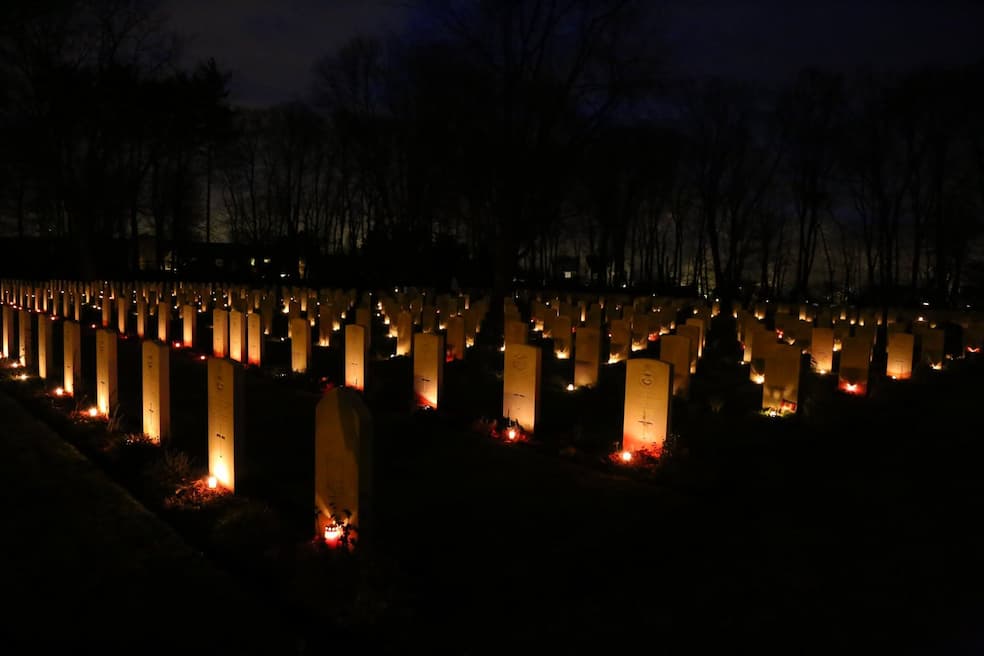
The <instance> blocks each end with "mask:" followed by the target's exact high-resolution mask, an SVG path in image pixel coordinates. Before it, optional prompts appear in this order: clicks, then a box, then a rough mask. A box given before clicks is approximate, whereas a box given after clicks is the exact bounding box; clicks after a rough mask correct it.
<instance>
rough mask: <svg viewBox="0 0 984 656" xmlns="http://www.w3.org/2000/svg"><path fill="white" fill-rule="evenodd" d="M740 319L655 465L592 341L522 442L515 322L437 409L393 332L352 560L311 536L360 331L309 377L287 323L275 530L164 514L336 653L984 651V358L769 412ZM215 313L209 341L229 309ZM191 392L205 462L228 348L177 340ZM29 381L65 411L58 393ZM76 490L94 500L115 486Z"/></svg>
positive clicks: (250, 381)
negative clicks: (419, 392) (218, 364)
mask: <svg viewBox="0 0 984 656" xmlns="http://www.w3.org/2000/svg"><path fill="white" fill-rule="evenodd" d="M729 328H730V326H728V325H727V324H726V323H725V324H721V323H718V324H716V325H715V327H714V328H712V331H711V333H710V335H709V345H708V353H707V355H706V356H705V359H704V360H703V361H702V362H701V364H700V368H699V370H698V374H697V376H696V377H695V378H694V379H693V387H692V390H691V397H690V400H689V401H686V402H684V401H678V402H676V403H675V404H674V408H673V430H674V432H675V433H676V438H675V446H674V449H673V454H672V457H671V458H669V459H668V460H667V462H665V463H664V464H663V465H662V466H661V467H660V468H659V469H657V470H655V471H638V470H629V469H625V468H622V467H618V466H614V465H612V464H610V463H609V462H608V460H607V457H606V456H607V454H608V453H609V452H610V451H611V449H612V448H613V446H614V444H615V442H616V441H617V439H618V436H619V430H620V428H619V426H620V423H621V400H620V399H621V394H622V386H623V384H624V383H623V382H622V380H621V378H620V377H623V376H624V365H613V366H603V367H602V377H601V382H600V385H599V386H598V388H596V389H589V390H579V391H577V392H574V393H568V392H566V391H565V390H564V386H565V385H566V383H567V382H569V380H570V377H569V375H570V373H571V372H570V369H571V368H572V367H573V363H572V362H571V361H567V362H557V361H554V360H553V359H552V357H551V356H549V355H546V354H545V357H544V376H543V381H544V383H543V384H544V390H543V391H544V400H543V406H542V409H541V410H542V414H543V417H544V420H543V422H542V424H541V426H540V430H538V434H537V436H536V440H534V441H532V442H530V443H526V444H516V445H506V444H502V443H500V442H496V441H493V440H491V439H490V438H488V437H487V436H485V435H482V434H479V433H477V432H476V431H475V430H473V422H474V420H475V419H478V418H480V417H483V416H484V417H495V416H496V415H497V414H498V412H499V403H500V398H501V396H500V395H501V380H499V379H498V378H497V376H496V373H495V372H496V371H497V366H501V355H499V354H498V351H497V349H496V345H495V344H492V343H489V342H488V341H487V340H486V341H482V340H480V344H479V345H478V346H477V347H476V348H475V349H473V350H472V351H471V352H470V353H469V355H468V357H467V358H466V360H465V361H463V362H455V363H451V364H449V365H448V367H447V369H446V379H445V397H444V401H443V402H442V410H441V411H440V412H439V413H428V412H412V411H411V410H410V404H411V394H410V390H409V385H410V363H409V360H408V359H406V358H395V359H389V358H388V353H387V352H386V349H387V348H392V344H391V343H390V342H386V340H384V339H383V338H382V336H381V335H379V336H377V338H376V343H377V344H378V345H379V351H378V353H377V356H378V357H377V359H375V360H374V361H373V362H372V363H371V366H370V372H369V376H368V385H369V387H368V389H367V392H366V399H367V402H368V404H369V406H370V408H371V409H372V411H373V416H374V437H375V455H376V462H375V486H374V502H375V508H374V510H375V513H374V520H375V521H374V523H373V526H372V527H371V529H372V535H371V537H372V540H371V542H367V543H366V544H365V545H363V546H362V547H360V549H359V551H358V553H357V555H356V556H355V557H352V558H339V557H337V555H336V556H329V557H327V560H325V559H323V558H322V559H319V558H320V557H319V556H317V555H316V554H312V552H311V550H310V549H309V548H306V547H304V546H303V545H304V540H305V538H306V537H307V533H308V531H309V527H310V524H311V514H310V507H311V500H310V497H311V485H312V477H313V472H312V471H311V464H310V463H311V453H312V449H313V445H312V441H313V411H314V404H315V403H316V401H317V398H318V385H319V382H320V379H321V378H322V377H324V378H327V379H329V380H331V381H333V382H336V383H337V382H338V380H339V378H340V375H341V355H340V354H341V350H340V348H339V347H338V346H333V347H332V348H330V349H315V360H314V365H313V372H312V373H311V374H310V375H309V376H302V377H299V376H290V375H282V373H283V371H285V369H286V366H287V358H288V357H289V353H288V351H287V347H286V345H285V344H282V343H279V342H271V343H269V344H268V349H267V354H266V357H267V366H266V367H265V369H266V373H263V374H261V373H259V372H255V371H253V372H247V385H246V392H245V393H246V403H247V406H246V413H247V424H248V428H247V434H246V435H245V437H244V440H243V444H242V445H241V446H242V454H243V455H242V460H241V462H240V464H241V466H242V467H243V470H242V471H243V474H242V478H241V479H240V486H239V487H240V491H241V495H242V496H245V497H249V498H251V499H255V500H257V502H258V503H260V504H261V505H262V511H255V508H252V507H250V508H247V509H246V510H248V511H249V512H246V511H244V512H242V513H241V515H240V516H239V530H240V531H243V526H245V527H247V528H248V527H250V526H252V527H256V526H259V528H256V529H255V531H254V533H255V534H249V531H246V532H245V533H246V534H247V537H248V539H246V538H242V536H240V537H239V541H234V544H233V545H232V546H231V547H230V546H229V544H228V543H226V542H224V541H223V540H222V539H219V537H217V536H216V530H215V526H211V525H210V522H212V519H209V518H216V517H219V515H218V514H208V512H205V513H204V514H200V515H199V516H198V518H197V519H192V518H190V515H193V514H194V513H188V512H185V513H177V512H173V511H163V510H159V512H161V514H162V515H163V516H164V517H165V518H166V519H168V520H169V521H171V522H172V523H173V524H174V525H175V526H177V527H178V528H179V530H181V531H182V533H183V534H184V535H185V537H186V538H187V539H188V540H189V541H191V542H192V543H193V544H196V545H200V546H201V548H202V549H204V550H205V551H207V552H208V553H210V554H211V555H212V556H213V557H214V558H215V559H216V560H217V562H219V563H221V564H223V565H224V566H226V567H227V568H228V569H229V570H230V571H232V572H234V573H235V574H236V576H237V578H239V579H240V580H242V581H243V582H244V585H247V586H250V589H252V590H254V591H256V592H258V593H260V594H261V595H262V596H263V597H264V599H265V600H267V601H268V602H269V603H270V604H271V605H273V606H276V607H277V608H279V609H280V610H281V611H282V612H283V613H284V614H285V615H286V616H287V617H288V618H289V621H290V623H291V629H292V630H293V631H295V632H296V633H298V634H299V635H302V636H304V638H305V641H306V644H307V645H308V649H309V651H310V652H311V653H328V652H329V651H331V648H330V646H329V645H336V646H340V645H349V646H359V645H361V646H364V647H366V648H368V649H370V650H377V651H378V650H387V651H394V652H405V651H408V650H410V648H411V647H413V648H414V650H416V649H420V650H424V651H441V652H447V651H450V652H452V653H489V652H495V651H501V650H502V649H504V648H505V649H510V650H518V651H524V650H525V649H526V648H528V647H529V646H530V645H532V644H537V645H538V646H547V647H548V648H552V649H556V650H560V649H564V650H568V651H570V650H573V651H575V652H584V651H589V650H594V649H589V645H596V644H598V641H602V643H603V644H605V645H607V647H602V648H603V649H605V650H606V651H615V652H623V651H629V649H630V647H631V646H633V645H640V646H645V648H646V649H647V651H654V650H657V649H673V650H674V651H678V652H680V651H682V652H693V651H697V650H699V649H701V648H707V647H718V648H720V647H724V648H726V649H728V650H729V651H730V650H737V649H742V650H744V649H752V650H758V651H769V652H781V653H803V652H814V653H815V652H825V653H830V651H831V650H837V651H843V650H848V649H857V648H864V649H865V650H868V651H872V650H876V651H878V652H879V653H886V652H887V653H899V652H915V653H979V652H980V651H981V650H982V649H984V623H982V621H981V618H982V617H984V615H982V611H984V592H982V590H984V556H982V554H984V531H982V529H981V522H980V519H979V518H980V515H981V509H982V508H984V483H982V476H981V475H980V470H981V462H982V456H984V446H982V443H981V434H982V430H981V423H982V415H981V411H980V407H981V400H982V399H984V366H982V364H984V363H982V362H980V361H979V360H955V361H952V362H950V363H948V366H947V369H946V370H945V371H942V372H934V371H922V370H920V371H917V375H916V377H915V378H914V379H913V380H912V381H908V382H904V383H896V382H892V381H884V380H882V379H880V378H878V377H875V378H874V380H873V382H872V385H871V387H870V394H869V397H868V398H864V399H859V398H853V397H847V396H845V395H842V394H840V393H837V392H835V391H834V383H835V381H834V380H833V378H829V377H828V378H823V377H818V376H814V375H813V374H809V373H804V375H803V380H802V386H801V397H800V400H801V404H800V414H799V415H798V416H797V417H795V418H791V419H784V420H775V419H769V418H766V417H762V416H760V415H758V414H757V413H755V412H754V409H755V408H756V407H757V403H758V397H757V394H758V393H759V388H757V387H756V386H754V385H753V384H751V383H750V382H749V381H748V375H747V370H746V369H744V368H742V367H741V366H740V365H738V364H737V360H738V358H737V357H736V348H735V346H734V342H733V338H730V339H729V338H728V329H729ZM199 334H200V335H202V336H204V337H205V338H206V341H205V343H208V341H207V337H208V334H209V333H208V332H207V325H203V326H202V327H201V328H200V332H199ZM137 346H138V343H137V340H134V339H131V340H126V341H124V342H121V344H120V386H121V403H122V405H123V417H124V421H123V423H124V424H126V422H127V418H131V419H132V418H134V417H139V414H138V413H137V412H136V410H137V408H138V403H139V389H138V388H136V387H135V386H134V385H133V383H132V382H129V383H128V382H127V381H128V380H129V381H132V380H134V378H132V377H133V376H136V373H137V367H138V359H137V357H136V348H137ZM90 348H92V347H91V346H90ZM648 354H649V355H657V354H658V343H656V344H653V345H651V346H650V349H649V351H648ZM13 385H14V384H13V383H9V382H8V383H6V387H7V388H11V387H12V386H13ZM15 389H16V388H15ZM172 390H173V397H172V398H173V402H174V404H175V405H174V414H175V419H174V427H175V441H174V447H175V448H178V449H181V450H182V451H184V452H187V453H188V454H189V455H190V456H191V457H192V458H193V459H194V460H195V461H196V462H197V464H198V465H202V464H203V461H204V456H205V431H206V429H205V414H204V413H205V408H206V401H205V395H204V390H205V378H204V363H201V362H199V361H197V360H196V357H195V356H194V355H193V354H188V353H181V352H178V353H175V354H174V355H173V356H172ZM21 396H24V395H23V394H22V395H21ZM25 402H26V403H28V405H29V407H31V409H32V410H33V411H35V412H36V413H39V414H42V415H43V416H46V417H48V418H49V420H50V418H51V416H52V413H51V405H52V404H51V402H50V401H45V400H38V399H37V398H35V399H34V400H33V401H31V400H30V399H27V400H26V401H25ZM715 409H716V410H715ZM56 423H57V422H56ZM72 426H73V425H72V424H68V423H64V424H61V428H62V430H61V432H63V433H69V434H71V433H72V430H73V429H72ZM110 465H112V462H110ZM116 468H117V470H118V469H119V463H117V464H116ZM111 469H112V467H111ZM114 471H115V470H114ZM115 473H116V474H119V473H121V472H119V471H115ZM123 478H126V476H123ZM42 480H43V479H42ZM127 480H130V481H131V482H132V483H134V484H137V485H138V484H139V482H140V479H139V478H138V477H133V476H131V477H130V478H129V479H127ZM47 482H48V483H50V482H51V481H47ZM39 488H40V485H39ZM24 494H25V495H26V496H30V495H28V494H27V491H26V490H25V492H24ZM34 494H48V493H47V492H42V491H41V490H40V489H39V490H38V491H37V492H34ZM74 502H75V504H76V506H77V507H74V510H75V512H77V513H80V514H81V515H82V516H84V513H85V512H88V510H87V509H88V508H89V507H90V506H98V504H99V503H101V501H100V500H93V501H91V502H89V501H86V502H82V501H81V500H79V499H74ZM147 503H148V505H149V506H150V507H154V503H153V500H152V499H150V500H147ZM38 505H39V506H45V507H47V506H48V504H38ZM52 505H54V506H58V505H59V502H58V501H56V502H55V503H53V504H52ZM241 510H242V509H241ZM51 512H52V514H54V513H55V512H57V511H54V510H52V511H51ZM92 512H97V513H98V512H99V511H98V510H93V511H92ZM52 519H53V518H52ZM33 521H34V522H35V525H34V527H33V528H32V529H31V535H32V536H36V537H38V539H39V540H41V541H45V540H50V539H51V538H52V533H51V532H50V530H51V525H50V522H49V519H48V518H46V519H45V520H42V519H40V518H36V519H34V520H33ZM215 521H216V522H217V521H219V519H216V520H215ZM42 536H43V537H42ZM220 537H221V536H220ZM20 539H21V540H22V541H23V542H24V543H25V545H29V544H31V542H32V540H33V537H26V536H25V537H22V538H20ZM107 539H108V538H107ZM299 545H300V546H299ZM23 548H24V549H27V546H24V547H23ZM54 552H57V549H54V548H50V547H49V551H45V550H42V551H41V552H40V556H39V558H38V562H45V561H46V560H49V559H51V558H54V557H56V555H55V553H54ZM25 557H26V556H25ZM187 592H188V595H189V602H188V603H192V604H195V603H201V604H204V605H206V606H207V604H208V602H206V601H205V599H203V598H201V595H200V594H199V591H198V590H188V591H187ZM192 600H194V601H192ZM96 621H97V620H96V619H93V622H96ZM674 648H675V649H674Z"/></svg>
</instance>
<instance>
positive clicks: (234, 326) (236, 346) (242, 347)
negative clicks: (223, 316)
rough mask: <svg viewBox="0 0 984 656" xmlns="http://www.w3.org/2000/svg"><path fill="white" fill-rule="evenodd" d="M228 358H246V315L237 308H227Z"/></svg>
mask: <svg viewBox="0 0 984 656" xmlns="http://www.w3.org/2000/svg"><path fill="white" fill-rule="evenodd" d="M229 359H230V360H234V361H236V362H243V361H244V360H245V359H246V315H244V314H243V313H242V312H239V311H238V310H229Z"/></svg>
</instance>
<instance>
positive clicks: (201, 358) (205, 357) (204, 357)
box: [198, 355, 208, 361]
mask: <svg viewBox="0 0 984 656" xmlns="http://www.w3.org/2000/svg"><path fill="white" fill-rule="evenodd" d="M198 359H199V360H202V361H204V360H208V356H207V355H199V356H198Z"/></svg>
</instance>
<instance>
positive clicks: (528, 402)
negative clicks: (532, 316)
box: [502, 344, 540, 433]
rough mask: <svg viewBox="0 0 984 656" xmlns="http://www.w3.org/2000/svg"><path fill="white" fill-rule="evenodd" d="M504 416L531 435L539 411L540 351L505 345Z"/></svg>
mask: <svg viewBox="0 0 984 656" xmlns="http://www.w3.org/2000/svg"><path fill="white" fill-rule="evenodd" d="M502 390H503V391H502V416H503V417H507V418H509V419H512V420H514V421H516V422H517V423H518V424H519V425H520V427H522V428H523V430H525V431H527V432H530V433H532V432H533V431H534V430H535V426H536V420H537V417H538V415H539V411H540V349H539V348H538V347H536V346H530V345H527V344H506V352H505V357H504V359H503V374H502Z"/></svg>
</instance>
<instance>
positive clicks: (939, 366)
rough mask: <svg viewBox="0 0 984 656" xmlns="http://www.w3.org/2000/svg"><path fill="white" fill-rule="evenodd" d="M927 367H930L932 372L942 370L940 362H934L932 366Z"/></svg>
mask: <svg viewBox="0 0 984 656" xmlns="http://www.w3.org/2000/svg"><path fill="white" fill-rule="evenodd" d="M929 366H930V367H931V368H932V369H933V370H934V371H940V370H941V369H943V363H942V362H934V363H933V364H931V365H929Z"/></svg>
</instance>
